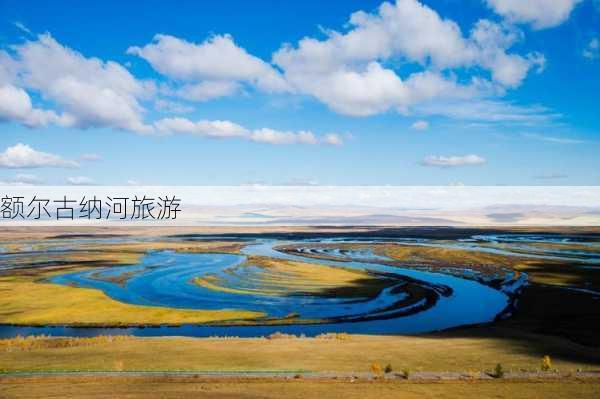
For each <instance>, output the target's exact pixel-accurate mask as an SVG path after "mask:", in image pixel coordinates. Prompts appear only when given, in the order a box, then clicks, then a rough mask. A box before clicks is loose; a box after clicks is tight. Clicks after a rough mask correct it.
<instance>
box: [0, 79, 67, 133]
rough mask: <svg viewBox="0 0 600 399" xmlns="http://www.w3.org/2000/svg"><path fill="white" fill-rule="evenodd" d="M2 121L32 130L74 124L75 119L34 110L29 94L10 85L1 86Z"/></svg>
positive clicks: (0, 110) (0, 112) (46, 111)
mask: <svg viewBox="0 0 600 399" xmlns="http://www.w3.org/2000/svg"><path fill="white" fill-rule="evenodd" d="M0 121H15V122H19V123H21V124H23V125H25V126H27V127H31V128H35V127H40V126H47V125H49V124H58V125H61V126H71V125H72V124H73V118H72V117H71V116H69V115H64V114H63V115H60V116H59V115H57V114H56V113H55V112H54V111H49V110H43V109H39V108H34V107H33V105H32V104H31V98H30V97H29V94H27V92H26V91H25V90H23V89H21V88H18V87H15V86H13V85H10V84H8V85H3V86H0Z"/></svg>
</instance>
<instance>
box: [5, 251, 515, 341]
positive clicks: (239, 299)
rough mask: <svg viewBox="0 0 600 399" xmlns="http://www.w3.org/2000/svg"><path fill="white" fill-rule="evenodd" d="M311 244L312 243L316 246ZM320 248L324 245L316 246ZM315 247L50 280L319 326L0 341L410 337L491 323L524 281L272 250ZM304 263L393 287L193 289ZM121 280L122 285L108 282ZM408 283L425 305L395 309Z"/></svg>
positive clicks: (165, 258) (362, 254)
mask: <svg viewBox="0 0 600 399" xmlns="http://www.w3.org/2000/svg"><path fill="white" fill-rule="evenodd" d="M317 242H318V241H317ZM320 242H328V243H330V241H327V240H321V241H320ZM314 243H315V240H299V241H280V240H258V241H255V242H251V243H249V244H248V245H246V246H245V247H244V248H243V250H242V254H241V255H234V254H214V253H207V254H196V253H178V252H173V251H164V250H163V251H152V252H149V253H147V254H146V255H145V256H144V257H143V258H142V260H141V262H140V263H139V264H137V265H133V266H121V267H113V268H100V269H93V270H86V271H81V272H74V273H68V274H63V275H59V276H56V277H53V278H52V279H51V281H52V282H53V283H56V284H64V285H74V286H78V287H89V288H96V289H99V290H102V291H103V292H105V293H106V294H107V295H108V296H110V297H111V298H113V299H116V300H118V301H121V302H125V303H130V304H137V305H146V306H162V307H172V308H183V309H247V310H254V311H260V312H263V313H265V314H267V315H268V317H272V318H281V317H285V316H286V315H289V314H295V315H298V316H299V317H300V318H301V319H318V320H325V322H316V323H309V324H303V323H298V324H285V325H268V324H265V325H251V326H240V325H183V326H175V327H173V326H159V327H133V328H82V327H18V326H0V337H7V336H15V335H18V334H21V335H28V334H47V335H56V336H58V335H60V336H92V335H98V334H132V335H138V336H167V335H174V336H176V335H181V336H199V337H200V336H241V337H252V336H264V335H268V334H271V333H273V332H276V331H279V332H283V333H289V334H297V335H299V334H305V335H307V336H314V335H318V334H321V333H326V332H347V333H362V334H414V333H424V332H431V331H438V330H444V329H448V328H452V327H457V326H463V325H469V324H479V323H486V322H491V321H493V320H494V319H496V318H497V317H498V316H499V315H502V314H503V313H506V312H507V311H509V310H510V306H511V302H512V299H513V297H512V295H511V294H512V293H513V292H514V291H516V290H518V288H519V287H521V286H522V285H523V284H525V283H526V276H525V275H523V276H522V277H521V278H520V279H519V280H517V281H515V282H513V283H512V284H510V285H507V286H506V287H504V290H499V289H495V288H492V287H490V286H488V285H485V284H482V283H481V282H478V281H476V280H473V279H466V278H461V277H457V276H453V275H449V274H443V273H434V272H428V271H421V270H413V269H405V268H399V267H394V266H387V265H384V264H381V263H378V262H381V261H383V260H385V257H382V256H380V255H374V254H372V253H370V252H369V251H357V252H352V251H345V252H344V253H340V255H343V256H344V257H345V259H344V260H345V261H337V260H331V259H327V260H324V259H313V258H310V257H307V256H301V255H298V254H290V253H284V252H281V251H278V250H276V249H275V247H277V246H279V245H305V246H307V247H310V245H311V244H314ZM252 255H258V256H267V257H270V258H276V259H287V260H293V261H302V262H309V263H315V264H321V265H327V266H332V267H343V268H352V269H357V270H361V271H368V273H370V274H374V275H383V276H386V278H391V279H394V281H396V280H397V284H396V285H392V286H390V287H388V288H386V289H383V290H381V291H380V292H379V294H378V295H377V296H376V297H373V298H358V299H357V298H343V297H323V296H307V295H289V296H269V295H261V294H259V293H257V294H239V293H228V292H221V291H215V290H212V289H208V288H204V287H201V286H198V285H196V284H193V283H192V279H193V278H194V277H197V276H201V275H206V274H213V275H219V276H228V275H230V273H228V270H230V269H231V268H232V267H236V266H238V265H241V264H242V263H244V262H245V261H246V259H247V257H248V256H252ZM123 273H125V274H126V275H127V279H125V280H124V281H123V282H122V283H121V284H119V283H115V282H114V281H111V277H115V276H117V275H119V274H121V275H122V274H123ZM407 281H409V282H410V283H411V284H416V285H418V286H419V287H420V288H422V289H424V290H426V291H427V292H428V293H429V294H430V295H428V298H429V299H430V300H429V302H428V303H425V302H424V301H425V300H423V301H422V302H417V303H411V304H410V305H407V306H404V307H398V306H396V305H395V304H398V303H402V300H403V299H405V296H406V293H405V292H404V291H403V290H402V289H401V287H402V285H403V284H406V282H407Z"/></svg>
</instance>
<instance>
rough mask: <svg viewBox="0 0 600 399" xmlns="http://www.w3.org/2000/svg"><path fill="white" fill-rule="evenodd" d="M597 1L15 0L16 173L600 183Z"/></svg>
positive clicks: (1, 160) (6, 96) (4, 113)
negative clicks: (35, 0) (202, 0)
mask: <svg viewBox="0 0 600 399" xmlns="http://www.w3.org/2000/svg"><path fill="white" fill-rule="evenodd" d="M598 93H600V2H599V1H596V0H531V1H527V2H523V1H519V0H437V1H433V0H430V1H426V0H423V1H417V0H398V1H396V2H379V1H370V0H362V1H354V0H346V1H336V2H324V1H303V2H278V1H266V0H265V1H258V2H247V1H228V0H222V1H219V2H193V1H171V2H164V1H146V2H144V3H143V4H142V3H141V2H118V1H103V2H85V3H81V2H75V1H54V2H41V1H40V2H34V1H23V0H21V1H13V0H0V129H1V134H2V137H3V140H2V142H1V143H0V184H6V185H8V184H11V185H12V184H16V185H20V184H45V185H64V184H72V185H90V184H100V185H128V184H133V185H135V184H144V185H247V184H265V185H462V184H464V185H599V184H600V156H598V154H600V113H599V112H598V110H599V109H600V98H599V94H598Z"/></svg>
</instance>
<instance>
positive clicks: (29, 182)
mask: <svg viewBox="0 0 600 399" xmlns="http://www.w3.org/2000/svg"><path fill="white" fill-rule="evenodd" d="M36 184H42V179H40V178H39V177H37V176H36V175H31V174H25V173H19V174H16V175H15V176H14V177H13V178H12V179H9V180H4V181H0V186H33V185H36Z"/></svg>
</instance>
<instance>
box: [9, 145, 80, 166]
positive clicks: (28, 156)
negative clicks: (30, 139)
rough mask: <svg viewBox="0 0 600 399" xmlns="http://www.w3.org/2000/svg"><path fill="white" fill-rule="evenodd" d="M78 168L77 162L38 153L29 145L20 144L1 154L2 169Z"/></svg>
mask: <svg viewBox="0 0 600 399" xmlns="http://www.w3.org/2000/svg"><path fill="white" fill-rule="evenodd" d="M42 167H57V168H77V167H79V164H78V163H77V162H75V161H70V160H66V159H63V158H62V157H60V156H58V155H54V154H50V153H47V152H42V151H37V150H35V149H33V148H31V147H30V146H28V145H27V144H22V143H18V144H16V145H14V146H12V147H8V148H7V149H6V150H4V152H2V153H0V168H42Z"/></svg>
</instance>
